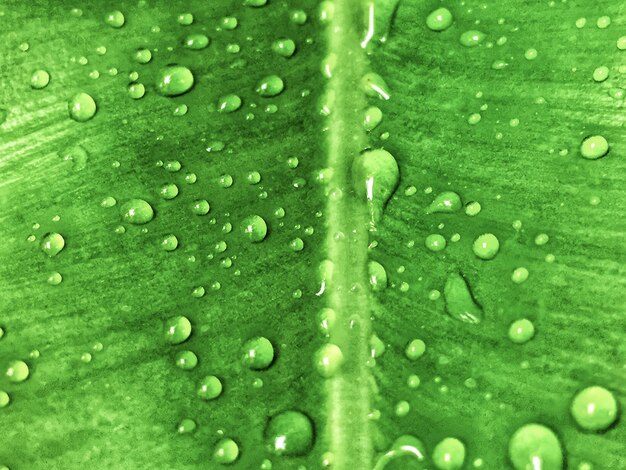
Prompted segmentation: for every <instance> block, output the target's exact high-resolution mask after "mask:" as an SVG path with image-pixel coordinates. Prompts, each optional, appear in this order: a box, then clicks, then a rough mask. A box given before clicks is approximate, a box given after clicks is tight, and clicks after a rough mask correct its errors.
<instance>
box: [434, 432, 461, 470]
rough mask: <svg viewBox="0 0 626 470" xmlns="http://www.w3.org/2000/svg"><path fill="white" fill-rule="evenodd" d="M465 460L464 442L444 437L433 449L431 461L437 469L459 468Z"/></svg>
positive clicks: (457, 469) (451, 469) (456, 469)
mask: <svg viewBox="0 0 626 470" xmlns="http://www.w3.org/2000/svg"><path fill="white" fill-rule="evenodd" d="M464 461H465V444H463V442H461V441H460V440H458V439H456V438H454V437H446V438H445V439H443V440H442V441H441V442H439V443H438V444H437V445H436V446H435V449H434V450H433V462H434V464H435V466H436V467H437V468H438V469H439V470H459V469H460V468H461V467H462V466H463V462H464Z"/></svg>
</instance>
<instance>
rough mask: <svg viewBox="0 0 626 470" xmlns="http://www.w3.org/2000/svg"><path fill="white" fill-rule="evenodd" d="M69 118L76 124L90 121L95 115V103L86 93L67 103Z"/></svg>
mask: <svg viewBox="0 0 626 470" xmlns="http://www.w3.org/2000/svg"><path fill="white" fill-rule="evenodd" d="M67 106H68V110H69V114H70V117H71V118H72V119H73V120H74V121H77V122H85V121H88V120H90V119H91V118H92V117H93V116H94V115H95V114H96V102H95V101H94V100H93V98H92V97H91V96H90V95H88V94H87V93H78V94H76V95H74V96H73V97H72V98H71V99H70V100H69V101H68V102H67Z"/></svg>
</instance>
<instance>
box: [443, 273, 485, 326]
mask: <svg viewBox="0 0 626 470" xmlns="http://www.w3.org/2000/svg"><path fill="white" fill-rule="evenodd" d="M443 296H444V299H445V302H446V311H447V312H448V314H449V315H450V316H451V317H452V318H455V319H457V320H460V321H462V322H465V323H480V321H481V320H482V318H483V309H482V307H481V306H480V305H478V303H476V301H475V300H474V297H473V296H472V292H471V291H470V287H469V285H468V283H467V281H466V280H465V278H464V277H463V276H462V275H461V274H459V273H452V274H450V275H449V276H448V279H447V280H446V285H445V287H444V289H443Z"/></svg>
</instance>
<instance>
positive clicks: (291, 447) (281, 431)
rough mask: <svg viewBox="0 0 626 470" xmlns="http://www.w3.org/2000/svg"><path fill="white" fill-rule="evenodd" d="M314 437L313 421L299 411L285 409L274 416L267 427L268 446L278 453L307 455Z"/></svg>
mask: <svg viewBox="0 0 626 470" xmlns="http://www.w3.org/2000/svg"><path fill="white" fill-rule="evenodd" d="M313 437H314V430H313V422H312V421H311V419H310V418H309V417H308V416H307V415H305V414H304V413H301V412H299V411H291V410H290V411H283V412H282V413H279V414H277V415H275V416H273V417H272V418H271V419H270V421H269V423H268V425H267V427H266V429H265V438H266V441H267V443H268V448H269V450H270V452H272V453H274V454H276V455H286V456H302V455H305V454H307V453H308V452H309V450H310V449H311V448H312V447H313Z"/></svg>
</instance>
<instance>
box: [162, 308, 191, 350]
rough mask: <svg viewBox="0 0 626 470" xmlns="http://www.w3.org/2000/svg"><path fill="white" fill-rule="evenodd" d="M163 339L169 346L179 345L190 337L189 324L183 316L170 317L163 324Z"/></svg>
mask: <svg viewBox="0 0 626 470" xmlns="http://www.w3.org/2000/svg"><path fill="white" fill-rule="evenodd" d="M164 334H165V339H166V341H167V342H168V343H170V344H180V343H182V342H184V341H187V339H188V338H189V336H191V322H190V321H189V319H188V318H187V317H185V316H182V315H178V316H176V317H170V318H168V319H167V321H166V322H165V333H164Z"/></svg>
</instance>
